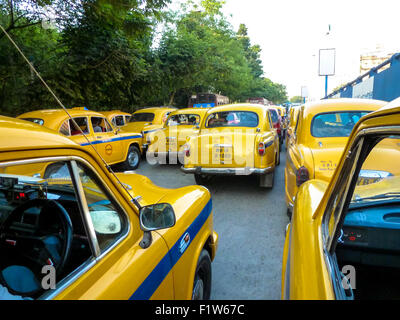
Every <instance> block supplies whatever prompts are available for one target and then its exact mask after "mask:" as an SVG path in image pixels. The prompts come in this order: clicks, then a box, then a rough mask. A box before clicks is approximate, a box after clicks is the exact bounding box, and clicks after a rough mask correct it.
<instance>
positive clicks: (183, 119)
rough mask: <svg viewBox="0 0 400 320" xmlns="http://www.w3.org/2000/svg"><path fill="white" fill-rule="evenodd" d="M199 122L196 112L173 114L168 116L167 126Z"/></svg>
mask: <svg viewBox="0 0 400 320" xmlns="http://www.w3.org/2000/svg"><path fill="white" fill-rule="evenodd" d="M199 123H200V116H199V115H198V114H174V115H172V116H170V117H169V118H168V122H167V126H179V125H192V126H194V125H196V124H199Z"/></svg>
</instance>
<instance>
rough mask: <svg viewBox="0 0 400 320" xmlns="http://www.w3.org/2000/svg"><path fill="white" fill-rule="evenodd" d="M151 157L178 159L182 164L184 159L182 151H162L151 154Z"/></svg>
mask: <svg viewBox="0 0 400 320" xmlns="http://www.w3.org/2000/svg"><path fill="white" fill-rule="evenodd" d="M152 156H154V157H158V158H165V157H171V158H173V157H174V158H178V159H182V163H183V159H184V157H185V152H184V151H162V152H159V151H157V152H153V153H152Z"/></svg>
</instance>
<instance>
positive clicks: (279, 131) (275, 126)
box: [274, 121, 281, 135]
mask: <svg viewBox="0 0 400 320" xmlns="http://www.w3.org/2000/svg"><path fill="white" fill-rule="evenodd" d="M274 128H275V129H276V131H277V132H278V134H279V135H281V124H280V123H279V121H278V122H276V123H275V124H274Z"/></svg>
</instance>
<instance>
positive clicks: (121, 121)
mask: <svg viewBox="0 0 400 320" xmlns="http://www.w3.org/2000/svg"><path fill="white" fill-rule="evenodd" d="M112 122H113V124H114V125H115V126H123V125H124V124H125V122H124V116H115V117H114V118H113V121H112Z"/></svg>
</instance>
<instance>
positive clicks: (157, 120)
mask: <svg viewBox="0 0 400 320" xmlns="http://www.w3.org/2000/svg"><path fill="white" fill-rule="evenodd" d="M175 110H177V109H176V108H173V107H154V108H144V109H140V110H137V111H135V112H134V113H133V114H132V117H131V118H130V120H129V123H127V124H126V126H124V131H126V132H130V131H131V132H140V133H142V135H143V140H142V150H143V152H146V150H147V148H148V146H149V144H150V141H149V139H150V137H149V134H150V133H152V132H155V131H157V130H160V129H162V128H163V126H164V123H165V121H166V120H167V118H168V115H169V114H170V113H171V112H172V111H175Z"/></svg>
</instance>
